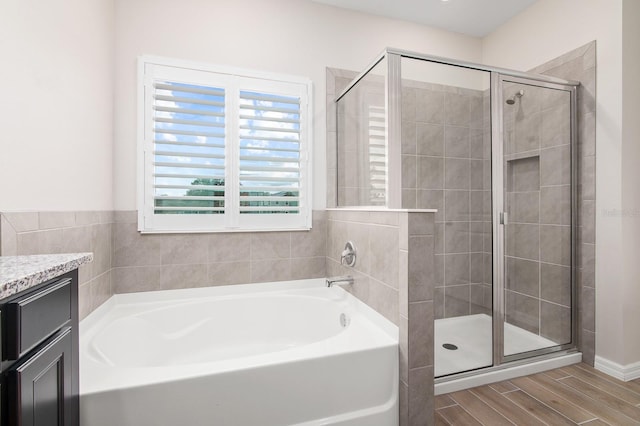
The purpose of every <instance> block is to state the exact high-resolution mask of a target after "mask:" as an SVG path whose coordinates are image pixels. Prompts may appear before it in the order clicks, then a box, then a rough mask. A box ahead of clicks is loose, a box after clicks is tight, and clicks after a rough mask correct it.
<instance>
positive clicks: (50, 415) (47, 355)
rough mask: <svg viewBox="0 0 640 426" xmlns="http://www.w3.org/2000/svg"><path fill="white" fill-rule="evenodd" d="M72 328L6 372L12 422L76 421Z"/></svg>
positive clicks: (53, 424) (33, 425) (49, 425)
mask: <svg viewBox="0 0 640 426" xmlns="http://www.w3.org/2000/svg"><path fill="white" fill-rule="evenodd" d="M71 356H72V340H71V329H69V328H68V329H66V330H64V331H62V332H61V333H59V334H57V335H56V336H54V337H53V338H52V340H51V341H50V342H48V343H46V344H45V345H44V346H43V347H42V348H40V349H38V350H36V351H35V352H34V353H33V354H32V355H30V356H28V357H26V358H25V359H24V361H20V362H19V363H17V365H15V366H13V367H11V368H10V369H9V371H8V372H7V374H6V376H5V377H6V382H5V386H6V387H7V388H8V389H7V391H8V392H7V396H8V398H7V406H6V407H3V411H6V414H7V415H8V416H7V417H8V426H71V425H72V416H73V414H72V397H71V395H72V368H71Z"/></svg>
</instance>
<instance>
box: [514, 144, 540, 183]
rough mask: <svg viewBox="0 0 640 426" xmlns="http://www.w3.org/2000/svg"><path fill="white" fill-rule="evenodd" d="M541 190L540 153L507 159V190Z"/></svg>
mask: <svg viewBox="0 0 640 426" xmlns="http://www.w3.org/2000/svg"><path fill="white" fill-rule="evenodd" d="M529 191H540V155H539V154H537V153H536V154H534V155H529V156H526V157H519V158H515V159H512V160H507V192H529Z"/></svg>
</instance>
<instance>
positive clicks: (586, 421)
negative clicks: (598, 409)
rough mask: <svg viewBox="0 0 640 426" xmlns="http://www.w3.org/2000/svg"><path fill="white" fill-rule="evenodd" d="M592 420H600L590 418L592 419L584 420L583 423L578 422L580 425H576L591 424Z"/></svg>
mask: <svg viewBox="0 0 640 426" xmlns="http://www.w3.org/2000/svg"><path fill="white" fill-rule="evenodd" d="M594 420H600V419H599V418H598V417H594V418H592V419H589V420H585V421H584V422H580V423H578V424H579V425H583V424H586V423H589V422H592V421H594Z"/></svg>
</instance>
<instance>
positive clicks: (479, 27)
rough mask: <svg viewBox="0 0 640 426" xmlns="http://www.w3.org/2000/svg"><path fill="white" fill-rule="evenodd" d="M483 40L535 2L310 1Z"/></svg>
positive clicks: (478, 0) (473, 0) (450, 0)
mask: <svg viewBox="0 0 640 426" xmlns="http://www.w3.org/2000/svg"><path fill="white" fill-rule="evenodd" d="M312 1H315V2H317V3H324V4H328V5H332V6H337V7H342V8H345V9H351V10H357V11H360V12H365V13H371V14H374V15H381V16H386V17H389V18H395V19H403V20H405V21H412V22H417V23H419V24H423V25H428V26H430V27H436V28H441V29H444V30H448V31H454V32H457V33H462V34H467V35H470V36H474V37H484V36H486V35H487V34H489V33H491V32H492V31H493V30H494V29H496V28H498V27H499V26H500V25H502V24H504V23H505V22H507V21H508V20H509V19H511V18H512V17H513V16H515V15H517V14H518V13H520V12H522V11H523V10H525V9H526V8H527V7H529V6H531V5H532V4H533V3H535V2H536V1H537V0H448V1H442V0H312Z"/></svg>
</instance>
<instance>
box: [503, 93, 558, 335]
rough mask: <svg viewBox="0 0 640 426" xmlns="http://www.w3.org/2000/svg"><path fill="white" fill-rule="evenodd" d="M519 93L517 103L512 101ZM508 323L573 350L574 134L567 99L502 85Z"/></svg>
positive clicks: (506, 306) (556, 94) (506, 311)
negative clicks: (572, 137)
mask: <svg viewBox="0 0 640 426" xmlns="http://www.w3.org/2000/svg"><path fill="white" fill-rule="evenodd" d="M521 90H522V93H524V94H523V95H522V96H521V97H520V98H513V96H514V94H515V93H518V92H519V91H521ZM509 98H512V99H515V103H514V104H512V105H509V104H506V102H505V106H504V114H503V117H504V128H505V134H504V143H505V153H504V163H503V164H504V167H505V169H504V173H505V188H504V190H505V203H506V211H507V212H508V213H509V221H508V224H507V226H506V230H505V232H506V235H507V241H506V248H505V250H506V254H505V263H506V275H505V277H506V282H505V313H506V321H507V322H509V323H511V324H514V325H516V326H518V327H520V328H524V329H526V330H529V331H531V332H533V333H536V334H539V335H541V336H543V337H546V338H548V339H550V340H552V341H554V342H556V343H558V344H564V343H570V342H571V145H570V143H571V126H570V123H571V121H570V105H571V104H570V97H569V94H568V93H567V92H561V91H558V90H554V89H548V88H541V87H534V86H529V85H523V84H514V83H505V86H504V99H505V100H506V99H509Z"/></svg>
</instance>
